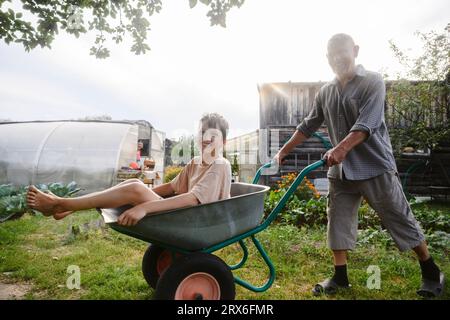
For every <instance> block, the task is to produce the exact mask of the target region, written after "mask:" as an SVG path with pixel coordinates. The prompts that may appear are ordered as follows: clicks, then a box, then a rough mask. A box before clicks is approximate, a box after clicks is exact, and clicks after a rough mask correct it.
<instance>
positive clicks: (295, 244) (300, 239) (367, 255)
mask: <svg viewBox="0 0 450 320" xmlns="http://www.w3.org/2000/svg"><path fill="white" fill-rule="evenodd" d="M421 205H423V204H421ZM443 210H445V211H444V212H448V211H449V207H448V206H444V207H443ZM99 219H100V216H99V215H98V214H97V213H96V212H95V211H84V212H79V213H77V214H74V215H72V216H69V217H68V218H66V219H64V220H62V221H55V220H53V219H51V218H45V217H43V216H40V215H37V216H33V215H25V216H23V217H22V218H21V219H19V220H14V221H7V222H5V223H2V224H0V283H6V284H18V285H26V286H27V288H29V289H28V290H27V293H26V294H25V295H24V298H26V299H150V298H152V296H153V290H152V289H151V288H150V287H149V286H148V285H147V283H146V282H145V280H144V278H143V276H142V273H141V260H142V256H143V253H144V251H145V249H146V247H147V244H146V243H144V242H142V241H139V240H135V239H133V238H131V237H127V236H125V235H122V234H119V233H117V232H115V231H114V230H111V229H109V228H107V227H106V228H105V227H103V228H102V227H97V228H95V227H90V228H89V229H88V230H84V226H85V225H86V224H87V223H89V222H92V221H96V220H99ZM91 225H92V223H91ZM72 229H75V230H76V229H81V232H79V233H77V234H74V233H73V232H71V231H70V230H72ZM258 239H259V240H260V242H261V243H262V245H263V246H264V248H265V249H266V250H267V252H268V254H269V256H270V257H271V259H272V261H273V263H274V265H275V268H276V271H277V276H276V280H275V282H274V284H273V285H272V287H271V288H270V289H269V290H268V291H266V292H264V293H253V292H251V291H248V290H246V289H244V288H242V287H240V286H237V289H236V299H241V300H245V299H420V297H418V296H417V295H416V293H415V291H416V289H417V288H418V287H419V285H420V269H419V266H418V263H417V261H416V260H415V257H414V255H413V254H412V253H411V252H407V253H400V252H398V251H397V250H396V249H395V248H385V247H384V246H383V245H382V244H380V243H375V244H364V245H361V246H359V247H358V248H357V249H356V250H355V251H354V252H351V253H350V256H349V258H350V262H349V278H350V281H351V283H352V285H353V287H352V289H350V290H347V291H346V292H342V293H340V294H339V295H336V296H333V297H325V296H324V297H319V298H316V297H313V296H312V294H311V286H312V284H314V283H316V282H318V281H321V280H323V279H324V278H326V277H328V276H330V274H331V272H332V263H331V261H332V260H331V253H330V252H329V250H328V249H327V248H326V241H325V229H324V228H321V229H307V228H302V229H298V228H296V227H293V226H286V225H285V226H283V225H272V226H271V227H269V228H268V229H267V230H266V231H264V232H262V233H261V234H259V235H258ZM248 246H249V248H250V252H249V259H248V261H247V263H246V265H245V266H244V267H243V268H241V269H240V270H237V271H235V274H236V275H238V276H240V277H242V278H243V279H245V280H247V281H249V282H251V283H252V284H255V285H262V284H264V282H265V279H266V276H267V270H266V267H265V264H264V263H263V261H262V259H261V257H260V256H259V255H258V254H257V253H256V250H255V249H254V247H252V245H251V244H250V241H249V242H248ZM432 254H433V256H434V258H435V261H437V263H438V264H439V265H440V266H441V268H442V270H443V271H444V273H445V274H446V276H447V278H448V277H450V263H449V262H450V261H449V252H448V250H446V251H443V250H440V251H437V250H436V251H432ZM217 255H218V256H220V257H221V258H222V259H224V260H225V261H226V262H227V263H229V264H234V263H236V262H238V261H239V260H240V257H241V249H240V248H239V247H238V246H230V247H227V248H225V249H223V250H222V251H220V252H217ZM70 265H77V266H79V268H80V271H81V288H80V289H79V290H78V289H73V290H70V289H68V288H67V287H66V281H67V278H68V277H69V276H70V274H68V273H67V268H68V266H70ZM370 265H377V266H378V267H379V268H380V270H381V288H380V289H379V290H377V289H372V290H370V289H368V288H367V286H366V283H367V279H368V277H369V276H370V274H368V273H367V268H368V267H369V266H370ZM447 283H448V281H447ZM449 298H450V290H449V289H448V286H446V290H445V292H444V294H443V296H442V299H447V300H448V299H449Z"/></svg>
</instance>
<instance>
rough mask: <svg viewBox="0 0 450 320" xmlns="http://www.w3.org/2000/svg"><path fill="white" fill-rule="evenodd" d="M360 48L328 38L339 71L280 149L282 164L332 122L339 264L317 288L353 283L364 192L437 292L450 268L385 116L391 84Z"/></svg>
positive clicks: (333, 218)
mask: <svg viewBox="0 0 450 320" xmlns="http://www.w3.org/2000/svg"><path fill="white" fill-rule="evenodd" d="M358 51H359V47H358V46H357V45H355V43H354V41H353V39H352V38H351V37H350V36H349V35H346V34H336V35H334V36H333V37H332V38H331V39H330V40H329V41H328V46H327V58H328V63H329V65H330V66H331V69H332V70H333V72H334V73H335V75H336V78H335V79H334V80H333V81H331V82H329V83H327V84H325V85H324V86H323V87H322V88H321V89H320V91H319V93H318V94H317V95H316V97H315V100H314V105H313V108H312V110H311V112H310V113H309V115H308V116H307V117H306V118H305V119H304V120H303V122H302V123H300V125H299V126H298V127H297V130H296V132H295V133H294V135H293V136H292V137H291V139H290V140H289V141H288V142H287V143H286V144H285V145H284V146H283V147H282V148H281V149H280V151H279V152H278V154H277V155H276V156H275V160H276V161H277V162H278V163H279V164H281V162H282V161H283V159H284V158H285V157H286V155H287V154H288V153H289V152H290V151H291V150H292V149H293V148H295V146H297V145H299V144H301V143H302V142H303V141H305V140H306V139H307V138H308V137H309V136H311V134H313V133H314V132H315V131H316V130H317V129H318V128H319V127H320V125H321V124H322V123H323V122H325V124H326V125H327V127H328V132H329V135H330V138H331V142H332V143H333V146H334V148H332V149H331V150H329V151H328V152H327V153H326V155H325V156H326V159H327V165H328V166H329V167H330V169H329V171H328V178H329V182H330V183H329V185H330V187H329V199H328V208H327V213H328V228H327V229H328V230H327V231H328V234H327V235H328V246H329V247H330V249H331V250H332V251H333V257H334V268H335V272H334V275H333V277H332V278H331V279H326V280H325V281H323V282H321V283H318V284H316V285H315V286H314V288H313V294H315V295H319V294H322V293H326V294H332V293H336V292H337V290H338V289H339V288H348V287H350V284H349V281H348V278H347V251H348V250H352V249H354V248H355V244H356V236H357V227H358V215H357V213H358V208H359V206H360V204H361V200H362V199H363V197H364V198H365V199H366V200H367V201H368V203H369V205H370V206H371V207H372V208H373V209H374V210H375V211H376V212H377V213H378V215H379V217H380V218H381V221H382V223H383V225H384V226H385V227H386V229H387V230H388V231H389V233H390V235H391V236H392V238H393V239H394V241H395V243H396V245H397V247H398V248H399V249H400V250H401V251H405V250H409V249H412V250H414V252H415V253H416V254H417V256H418V258H419V263H420V267H421V270H422V286H421V288H420V290H418V291H417V293H418V294H420V295H422V296H427V297H429V296H437V295H440V294H441V293H442V290H443V284H444V275H443V273H441V272H440V270H439V268H438V266H437V265H436V264H435V263H434V262H433V258H432V257H431V256H430V254H429V252H428V248H427V245H426V243H425V237H424V235H423V232H422V230H421V228H420V226H419V224H418V223H417V221H416V219H415V218H414V216H413V214H412V212H411V208H410V206H409V204H408V201H407V200H406V198H405V195H404V193H403V190H402V186H401V184H400V181H399V178H398V173H397V168H396V164H395V159H394V156H393V153H392V147H391V142H390V139H389V134H388V131H387V128H386V124H385V121H384V101H385V94H386V92H385V85H384V82H383V79H382V77H381V75H380V74H378V73H375V72H370V71H366V70H365V69H364V68H363V67H362V66H361V65H355V59H356V57H357V56H358Z"/></svg>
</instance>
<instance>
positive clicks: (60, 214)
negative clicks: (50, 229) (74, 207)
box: [53, 211, 73, 220]
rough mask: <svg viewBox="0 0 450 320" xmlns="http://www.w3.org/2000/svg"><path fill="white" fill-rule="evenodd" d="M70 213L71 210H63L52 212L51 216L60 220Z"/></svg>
mask: <svg viewBox="0 0 450 320" xmlns="http://www.w3.org/2000/svg"><path fill="white" fill-rule="evenodd" d="M72 213H73V211H65V212H58V213H54V214H53V218H54V219H55V220H61V219H63V218H65V217H67V216H68V215H69V214H72Z"/></svg>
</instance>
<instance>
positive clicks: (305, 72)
mask: <svg viewBox="0 0 450 320" xmlns="http://www.w3.org/2000/svg"><path fill="white" fill-rule="evenodd" d="M206 12H207V10H206V7H205V6H203V5H202V4H200V3H199V4H198V5H197V7H195V8H194V9H189V1H188V0H181V1H180V0H171V1H163V9H162V11H161V12H160V13H159V14H156V15H154V16H153V17H152V20H151V29H152V30H151V31H150V32H149V38H148V43H149V45H150V47H151V48H152V50H151V51H150V52H148V53H147V54H145V55H141V56H136V55H134V54H133V53H131V52H130V51H129V49H130V45H129V43H124V44H121V45H119V46H117V45H115V44H113V43H111V44H110V45H109V48H110V49H112V50H111V57H110V58H108V59H106V60H98V59H96V58H95V57H93V56H90V55H89V48H90V46H91V45H92V43H93V41H92V39H93V35H88V36H83V37H80V38H79V39H76V38H74V37H71V36H69V35H66V34H64V33H61V34H60V36H59V37H57V38H56V40H55V41H54V43H53V45H52V49H51V50H48V49H35V50H33V51H32V52H30V53H26V52H25V51H24V50H23V49H22V47H21V46H19V45H10V46H8V45H6V44H4V43H3V42H0V61H1V64H0V96H1V99H0V119H11V120H16V121H22V120H48V119H74V118H80V117H85V116H93V115H102V114H108V115H111V116H112V117H113V119H117V120H120V119H131V120H135V119H145V120H148V121H149V122H150V123H152V124H153V126H154V127H155V128H157V129H158V130H162V131H164V132H165V133H166V134H167V136H168V137H170V138H173V137H178V136H180V135H181V134H183V133H190V134H192V133H195V130H196V128H197V121H198V119H199V118H200V117H201V115H202V114H203V113H205V112H219V113H221V114H222V115H223V116H225V118H227V119H228V121H229V122H230V126H231V132H230V136H236V135H239V134H243V133H247V132H251V131H253V130H255V129H257V128H258V127H259V96H258V90H257V84H258V83H263V82H288V81H293V82H300V81H320V80H322V81H328V80H331V79H332V78H333V74H332V73H331V70H330V69H329V66H328V64H327V61H326V57H325V48H326V42H327V40H328V39H329V37H330V36H331V35H333V34H334V33H338V32H345V33H348V34H350V35H352V36H353V37H354V39H355V42H356V43H357V44H359V45H360V56H359V58H358V60H357V62H358V63H361V64H363V65H364V66H365V68H366V69H369V70H374V71H383V72H388V73H389V74H391V75H393V74H394V73H395V72H396V71H399V69H398V68H399V67H398V65H397V64H396V63H395V59H394V57H393V54H392V52H391V51H390V49H389V44H388V41H389V40H390V39H393V40H394V41H395V42H396V43H397V44H398V45H399V46H400V47H401V48H404V49H407V48H411V49H412V50H413V52H414V50H416V49H417V48H418V40H417V38H416V37H414V32H415V31H417V30H419V31H422V32H427V31H430V30H436V31H439V32H441V31H443V30H444V28H445V26H446V25H447V23H449V22H450V2H449V1H448V0H395V1H392V0H389V1H387V0H378V1H361V0H341V1H335V0H319V1H300V0H276V1H274V0H272V1H270V0H246V1H245V3H244V5H243V6H242V7H241V8H240V9H236V8H234V9H232V11H231V12H230V13H229V15H228V17H227V28H226V29H223V28H221V27H210V24H209V19H208V18H207V17H206Z"/></svg>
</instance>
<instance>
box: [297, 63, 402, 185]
mask: <svg viewBox="0 0 450 320" xmlns="http://www.w3.org/2000/svg"><path fill="white" fill-rule="evenodd" d="M385 96H386V89H385V84H384V81H383V78H382V77H381V75H380V74H378V73H375V72H370V71H366V70H365V69H364V68H363V66H361V65H358V66H357V67H356V75H355V77H354V78H353V79H352V80H351V81H350V82H348V83H347V85H346V86H345V88H344V90H342V91H341V89H340V86H339V83H338V80H337V79H334V80H333V81H331V82H329V83H327V84H325V85H324V86H323V87H322V88H320V90H319V92H318V93H317V95H316V97H315V99H314V105H313V108H312V110H311V112H310V113H309V115H308V116H307V117H306V118H305V119H304V120H303V121H302V123H300V124H299V125H298V126H297V130H299V131H301V132H302V133H303V134H305V135H306V136H307V137H309V136H311V135H312V134H313V133H314V132H315V131H316V130H317V129H318V128H319V127H320V126H321V125H322V123H323V122H325V124H326V125H327V127H328V134H329V135H330V140H331V143H332V144H333V146H336V145H337V144H338V143H339V142H341V141H342V140H343V139H344V138H345V137H346V136H347V135H348V134H349V133H350V132H352V131H365V132H367V133H368V135H369V136H368V138H367V139H366V140H365V141H364V142H363V143H361V144H359V145H358V146H356V147H355V148H353V149H352V150H351V151H350V152H349V153H348V154H347V157H346V158H345V160H344V161H343V162H342V164H339V165H334V166H332V167H331V168H330V169H329V170H328V177H329V178H334V179H342V170H343V171H344V174H345V178H346V179H348V180H364V179H369V178H372V177H376V176H378V175H381V174H383V173H385V172H387V171H390V170H397V167H396V165H395V159H394V155H393V153H392V146H391V141H390V139H389V134H388V131H387V127H386V123H385V121H384V102H385Z"/></svg>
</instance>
